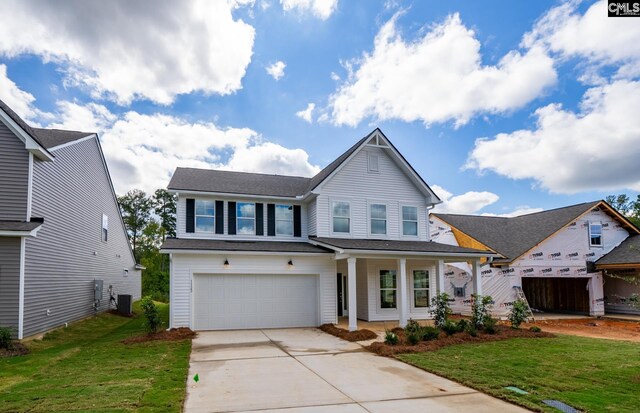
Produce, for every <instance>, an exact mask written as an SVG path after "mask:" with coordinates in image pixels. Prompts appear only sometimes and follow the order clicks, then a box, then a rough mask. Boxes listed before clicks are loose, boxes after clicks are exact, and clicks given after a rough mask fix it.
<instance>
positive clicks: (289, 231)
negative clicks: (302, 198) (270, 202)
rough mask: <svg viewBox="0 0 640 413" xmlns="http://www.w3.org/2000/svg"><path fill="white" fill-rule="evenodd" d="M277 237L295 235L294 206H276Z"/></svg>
mask: <svg viewBox="0 0 640 413" xmlns="http://www.w3.org/2000/svg"><path fill="white" fill-rule="evenodd" d="M276 235H293V205H276Z"/></svg>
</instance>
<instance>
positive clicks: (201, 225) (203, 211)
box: [196, 199, 216, 232]
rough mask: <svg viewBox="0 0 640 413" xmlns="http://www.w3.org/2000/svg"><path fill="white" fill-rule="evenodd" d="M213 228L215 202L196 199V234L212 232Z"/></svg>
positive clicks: (214, 222)
mask: <svg viewBox="0 0 640 413" xmlns="http://www.w3.org/2000/svg"><path fill="white" fill-rule="evenodd" d="M215 226H216V217H215V201H212V200H206V199H196V232H213V231H214V230H215Z"/></svg>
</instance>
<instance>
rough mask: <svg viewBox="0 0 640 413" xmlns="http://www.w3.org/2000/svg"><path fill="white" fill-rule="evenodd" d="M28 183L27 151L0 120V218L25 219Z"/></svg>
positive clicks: (8, 219) (9, 219)
mask: <svg viewBox="0 0 640 413" xmlns="http://www.w3.org/2000/svg"><path fill="white" fill-rule="evenodd" d="M28 185H29V152H28V151H27V150H26V149H25V147H24V143H22V141H21V140H20V139H18V137H17V136H16V135H14V134H13V132H11V131H10V130H9V128H7V127H6V126H5V124H4V123H2V122H0V220H6V221H11V220H20V221H24V220H25V219H26V217H27V191H28Z"/></svg>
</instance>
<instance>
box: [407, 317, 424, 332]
mask: <svg viewBox="0 0 640 413" xmlns="http://www.w3.org/2000/svg"><path fill="white" fill-rule="evenodd" d="M420 329H422V327H421V326H420V324H418V322H417V321H416V320H414V319H412V318H410V319H409V321H407V325H406V326H405V328H404V332H405V333H406V334H410V333H417V332H419V331H420Z"/></svg>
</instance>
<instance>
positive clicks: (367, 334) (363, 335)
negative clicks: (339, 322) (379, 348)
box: [319, 324, 378, 341]
mask: <svg viewBox="0 0 640 413" xmlns="http://www.w3.org/2000/svg"><path fill="white" fill-rule="evenodd" d="M319 328H320V330H322V331H324V332H325V333H328V334H331V335H332V336H336V337H339V338H341V339H343V340H347V341H365V340H373V339H374V338H377V337H378V335H377V334H376V333H374V332H373V331H371V330H366V329H363V330H356V331H348V330H345V329H344V328H340V327H336V326H335V325H333V324H323V325H321V326H320V327H319Z"/></svg>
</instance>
